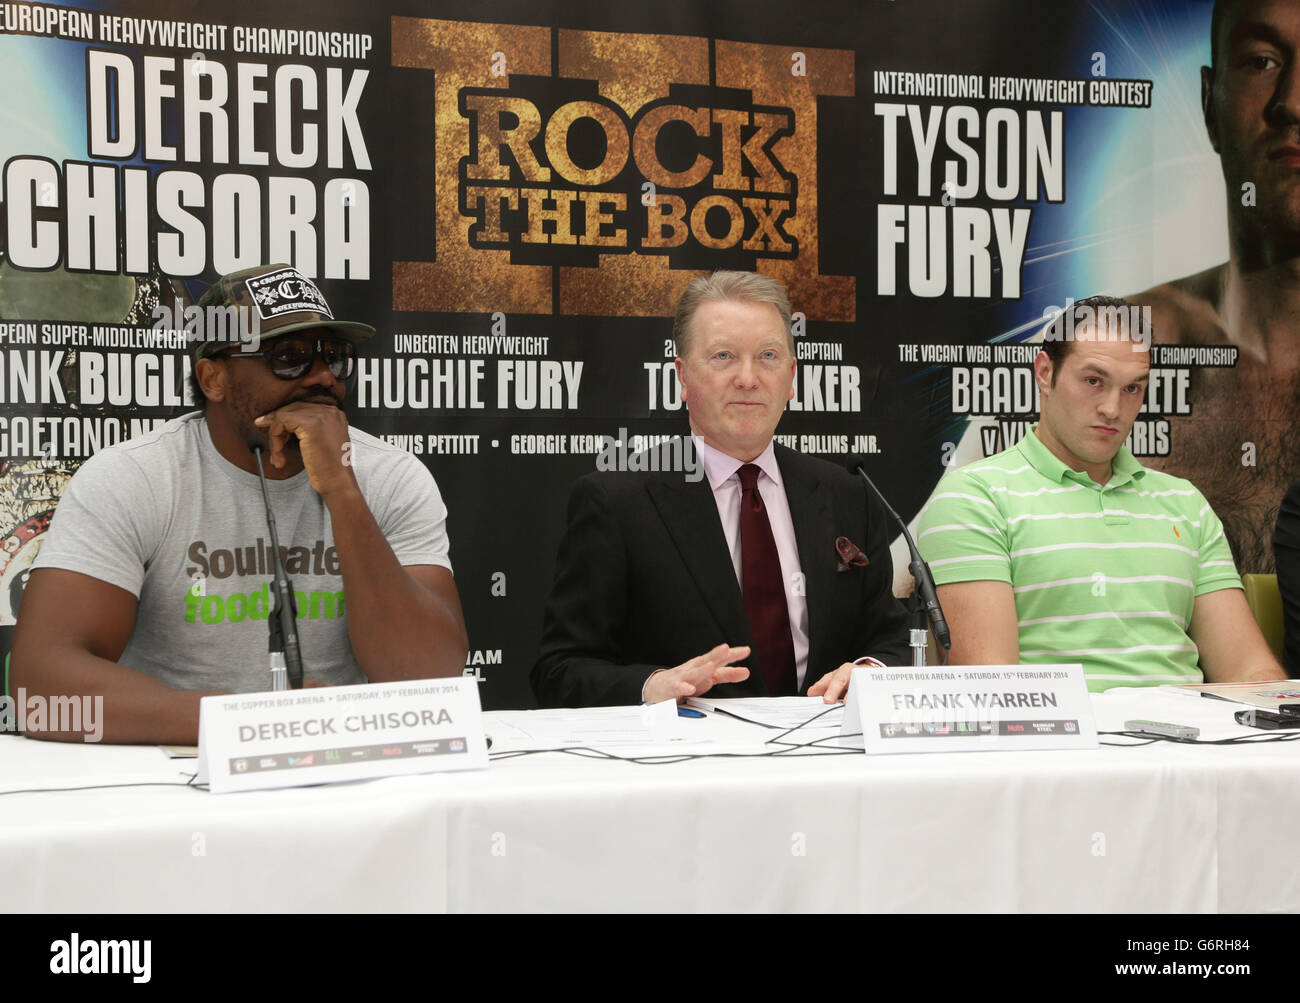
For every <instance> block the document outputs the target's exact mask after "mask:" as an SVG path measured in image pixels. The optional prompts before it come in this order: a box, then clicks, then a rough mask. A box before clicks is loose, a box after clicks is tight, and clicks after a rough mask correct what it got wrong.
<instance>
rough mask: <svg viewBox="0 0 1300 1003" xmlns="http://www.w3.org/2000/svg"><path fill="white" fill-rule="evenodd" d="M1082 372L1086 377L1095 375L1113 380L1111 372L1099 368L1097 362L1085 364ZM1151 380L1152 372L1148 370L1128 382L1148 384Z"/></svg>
mask: <svg viewBox="0 0 1300 1003" xmlns="http://www.w3.org/2000/svg"><path fill="white" fill-rule="evenodd" d="M1080 371H1081V372H1082V374H1083V375H1084V376H1094V375H1095V376H1101V377H1104V378H1105V379H1110V378H1111V373H1110V370H1109V369H1103V368H1102V367H1101V366H1099V365H1098V364H1097V363H1095V362H1085V363H1084V364H1083V366H1082V367H1081V369H1080ZM1150 380H1151V371H1150V370H1147V371H1146V372H1145V373H1143V374H1142V375H1141V376H1135V377H1133V379H1131V380H1129V381H1128V382H1129V383H1147V382H1150Z"/></svg>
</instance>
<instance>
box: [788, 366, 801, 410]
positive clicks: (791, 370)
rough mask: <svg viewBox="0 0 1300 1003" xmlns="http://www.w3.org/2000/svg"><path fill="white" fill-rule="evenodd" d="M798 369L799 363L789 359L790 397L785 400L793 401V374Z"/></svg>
mask: <svg viewBox="0 0 1300 1003" xmlns="http://www.w3.org/2000/svg"><path fill="white" fill-rule="evenodd" d="M798 368H799V363H798V362H797V361H796V360H794V359H791V360H790V396H789V397H787V398H786V400H788V401H792V400H794V374H795V373H796V372H797V371H798Z"/></svg>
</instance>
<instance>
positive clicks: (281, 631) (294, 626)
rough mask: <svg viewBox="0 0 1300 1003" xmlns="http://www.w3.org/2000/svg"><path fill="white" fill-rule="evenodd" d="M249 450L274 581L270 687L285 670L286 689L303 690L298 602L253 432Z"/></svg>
mask: <svg viewBox="0 0 1300 1003" xmlns="http://www.w3.org/2000/svg"><path fill="white" fill-rule="evenodd" d="M245 441H246V443H247V445H248V450H249V452H251V453H252V454H253V456H254V457H255V458H256V459H257V476H258V477H259V478H260V479H261V483H262V501H263V502H264V503H265V504H266V525H267V528H268V529H269V530H270V531H271V555H272V561H273V564H272V568H273V573H274V575H275V581H274V582H273V583H272V584H273V586H274V588H275V615H274V616H271V617H268V618H267V626H268V627H269V628H270V631H271V644H270V651H271V688H272V689H275V690H282V689H284V688H285V686H284V682H285V672H286V670H287V671H288V682H289V688H290V689H295V690H300V689H302V649H301V648H300V647H299V645H298V603H297V600H296V599H295V598H294V594H293V585H292V584H291V583H290V581H289V576H288V575H287V574H285V570H284V562H283V561H281V560H280V538H279V536H277V535H276V532H275V513H274V512H272V511H271V495H270V493H269V492H268V491H267V490H266V473H265V471H263V469H262V453H263V452H265V450H266V439H265V438H264V437H263V436H262V435H260V434H259V433H257V432H254V433H253V434H252V435H250V436H249V437H248V438H247V439H246V440H245Z"/></svg>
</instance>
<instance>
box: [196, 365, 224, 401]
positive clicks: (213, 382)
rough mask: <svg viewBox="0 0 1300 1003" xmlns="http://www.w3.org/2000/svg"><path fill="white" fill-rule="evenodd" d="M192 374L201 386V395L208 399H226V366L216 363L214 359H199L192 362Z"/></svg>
mask: <svg viewBox="0 0 1300 1003" xmlns="http://www.w3.org/2000/svg"><path fill="white" fill-rule="evenodd" d="M194 375H195V377H196V378H197V379H198V381H199V386H200V387H202V388H203V395H204V396H205V397H207V399H208V400H209V401H223V400H225V399H226V367H225V366H219V365H217V363H216V361H215V360H214V359H199V361H198V362H196V363H194Z"/></svg>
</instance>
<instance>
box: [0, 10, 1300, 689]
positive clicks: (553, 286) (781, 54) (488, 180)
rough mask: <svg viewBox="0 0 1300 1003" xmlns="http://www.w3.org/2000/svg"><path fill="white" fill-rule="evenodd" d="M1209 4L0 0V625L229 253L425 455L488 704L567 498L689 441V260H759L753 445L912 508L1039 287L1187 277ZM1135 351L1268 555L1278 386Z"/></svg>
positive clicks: (1214, 227) (139, 409)
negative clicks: (328, 315) (354, 324)
mask: <svg viewBox="0 0 1300 1003" xmlns="http://www.w3.org/2000/svg"><path fill="white" fill-rule="evenodd" d="M1210 15H1211V7H1210V4H1209V3H1208V2H1199V0H1198V2H1186V3H1177V2H1148V0H1132V2H1118V0H1096V2H1083V0H1078V2H1074V0H1071V2H1064V0H1063V2H1059V3H1054V4H1051V5H1044V4H1041V3H1037V2H1014V0H974V2H965V3H962V4H952V3H949V2H946V0H907V2H892V0H891V2H886V0H839V2H827V0H815V2H809V0H805V2H800V3H793V2H791V3H770V4H761V5H756V4H745V3H733V2H724V3H707V4H705V3H697V4H687V3H679V2H660V3H654V4H635V3H634V4H619V5H613V4H597V3H527V4H525V3H519V2H506V0H500V2H477V3H468V2H446V3H440V4H437V5H433V4H419V3H412V2H393V0H379V2H377V3H371V4H364V5H360V4H353V3H345V2H342V0H334V2H317V3H311V4H307V3H296V2H294V3H279V4H274V5H254V4H252V3H240V2H234V3H229V4H226V5H222V6H221V7H219V8H215V7H212V6H211V5H205V4H198V3H192V2H174V3H168V4H158V3H152V2H148V0H123V2H121V3H112V4H109V3H100V4H81V5H64V6H55V5H48V4H29V3H14V2H4V3H0V95H3V97H0V163H3V174H2V175H0V463H2V464H3V466H2V467H0V523H3V525H2V526H0V630H3V632H4V635H3V637H0V641H2V642H3V644H4V647H5V650H7V647H8V642H9V633H10V632H11V630H12V625H13V623H14V622H15V616H16V613H17V611H18V608H19V604H20V602H21V596H22V587H23V584H24V583H25V580H26V573H27V568H28V567H29V566H30V564H31V561H32V559H33V557H34V556H35V553H36V551H37V550H38V548H39V546H40V543H41V537H42V534H43V533H44V531H45V530H46V528H47V526H48V524H49V520H50V517H51V513H52V512H53V509H54V507H55V504H56V503H57V500H58V497H59V495H60V493H61V491H62V489H63V487H64V485H65V484H66V483H67V481H68V478H69V477H70V476H71V475H72V474H73V472H74V471H75V470H76V468H77V467H78V465H79V464H80V463H81V462H83V461H84V460H85V459H86V458H87V457H89V456H91V455H93V454H94V453H95V452H97V451H98V450H100V449H103V448H105V447H107V446H109V445H111V444H112V443H115V442H118V441H122V440H123V439H126V438H129V437H131V436H135V435H139V434H141V433H142V432H144V431H146V430H148V429H150V428H152V427H154V426H155V425H157V424H158V423H160V422H162V421H165V420H166V419H168V418H170V417H173V416H175V415H177V414H181V413H184V412H185V411H186V410H189V409H190V407H189V405H190V403H191V401H190V399H189V397H188V389H187V386H186V383H187V375H188V371H189V363H188V359H187V357H186V353H185V351H184V348H183V323H182V322H181V319H182V318H183V316H184V311H185V309H186V308H187V307H189V306H191V305H192V304H193V303H194V301H195V300H196V299H197V298H198V297H199V296H200V295H201V294H202V292H203V290H204V289H205V288H206V287H207V285H208V283H210V282H211V281H212V280H213V279H214V278H215V277H216V276H217V275H218V274H221V273H224V272H229V271H233V270H236V269H238V268H243V267H248V266H251V265H255V264H259V263H264V262H273V261H290V262H292V263H293V264H295V265H296V266H297V267H298V268H300V269H301V270H302V271H303V272H305V273H306V274H307V275H308V276H310V277H312V278H314V279H315V280H316V281H317V282H318V283H319V284H320V286H321V288H322V290H323V291H324V292H325V294H326V296H327V297H328V299H329V301H330V304H331V306H332V307H333V309H334V312H335V315H336V316H339V317H344V318H349V319H357V320H363V321H366V322H369V323H372V324H374V325H375V326H376V327H377V328H378V330H379V335H378V337H376V338H375V339H374V341H373V342H372V343H371V344H370V345H368V346H367V347H366V348H365V349H364V351H363V356H364V357H363V358H362V359H361V361H360V363H359V367H358V374H357V379H356V386H355V388H354V390H353V393H352V395H351V398H350V400H349V417H350V420H351V421H352V422H353V423H354V424H356V425H358V426H359V427H361V428H364V429H366V430H368V431H370V432H373V433H375V434H378V435H382V436H384V437H385V438H387V439H388V440H389V441H391V442H393V443H396V444H398V445H400V446H402V447H403V448H406V449H408V450H409V451H411V452H412V453H414V454H415V455H417V456H418V457H419V458H420V459H421V460H422V461H423V462H425V463H426V464H427V465H428V466H429V468H430V469H431V470H432V471H433V473H434V475H435V476H436V478H437V480H438V484H439V486H440V488H441V490H442V493H443V496H444V498H445V500H446V502H447V505H448V507H449V510H450V522H449V527H450V533H451V539H452V561H453V564H454V566H455V569H456V581H457V585H458V587H459V589H460V594H461V598H462V601H463V603H464V607H465V612H466V619H467V622H468V627H469V634H470V655H469V663H470V664H469V665H467V666H466V672H467V673H470V674H473V675H475V676H477V677H478V678H479V679H480V681H481V693H482V695H483V699H484V704H485V706H487V707H489V708H491V707H523V706H530V705H531V703H532V697H531V693H530V691H529V688H528V682H527V676H528V670H529V669H530V667H531V665H532V662H533V659H534V655H535V649H536V643H537V640H538V637H539V635H540V630H541V611H542V605H543V602H544V599H545V596H546V593H547V590H548V588H549V584H550V579H551V575H552V567H553V564H552V562H553V558H554V554H555V549H556V545H557V543H558V540H559V536H560V533H561V531H562V529H563V521H564V509H565V501H566V499H567V495H568V491H569V487H570V485H571V484H572V482H573V480H574V479H575V478H577V477H578V476H580V475H582V474H584V473H587V472H589V471H591V470H593V469H597V467H598V466H601V465H603V466H605V467H610V466H613V467H618V465H620V464H623V465H626V463H627V460H628V458H629V457H630V456H632V455H634V454H635V452H636V451H637V449H638V448H639V447H641V446H644V445H648V444H652V443H654V442H657V441H660V437H664V436H669V437H671V436H681V435H683V434H684V433H686V432H687V419H686V411H685V408H684V406H683V405H682V402H681V400H680V394H679V390H678V387H677V383H676V378H675V374H674V372H673V367H672V359H673V355H674V348H673V345H672V341H671V311H672V308H673V305H674V303H675V300H676V298H677V296H678V294H679V293H680V291H681V289H682V288H683V287H684V285H685V284H686V283H687V282H688V281H689V280H690V279H691V278H693V277H695V276H697V275H701V274H706V273H707V272H709V271H711V270H714V269H719V268H738V269H752V270H757V271H760V272H763V273H766V274H769V275H772V276H775V277H777V278H779V279H781V280H782V281H783V282H784V283H785V284H786V286H787V288H788V289H789V292H790V299H791V302H792V306H793V309H794V311H795V317H794V334H795V342H796V346H797V350H798V351H797V354H798V358H799V366H798V370H797V377H796V395H795V398H794V400H793V401H792V402H791V404H790V406H789V410H788V413H787V414H786V416H785V417H784V419H783V421H782V423H781V426H780V427H779V429H778V436H779V437H780V439H781V441H783V442H785V443H786V444H788V445H790V446H792V447H793V448H796V449H800V450H802V451H805V452H809V453H813V454H817V455H821V456H824V457H826V458H828V459H831V460H837V459H842V458H843V457H844V456H845V455H846V454H848V453H862V454H865V455H866V456H867V460H868V471H869V473H871V475H872V476H873V478H875V479H876V480H877V483H878V484H879V485H880V486H881V488H882V489H883V490H884V491H885V492H886V493H887V494H888V496H889V497H890V498H891V499H892V501H893V504H894V505H895V507H896V508H898V510H899V511H900V513H902V514H903V515H904V517H905V518H906V519H908V520H911V519H913V518H914V517H915V515H916V513H917V512H918V511H919V509H920V508H921V506H922V505H923V504H924V502H925V500H926V498H927V497H928V496H929V494H930V493H931V491H932V490H933V489H934V486H935V484H936V483H937V481H938V479H939V477H940V476H941V475H942V474H943V472H944V471H945V470H946V469H948V468H949V467H950V466H951V465H953V464H955V463H961V462H965V461H968V460H970V459H973V458H976V457H980V456H984V455H988V454H990V453H992V452H996V451H998V450H1000V449H1002V448H1005V447H1006V446H1007V445H1010V444H1011V443H1013V442H1014V441H1016V439H1018V438H1019V436H1020V435H1022V434H1023V432H1024V429H1025V427H1026V425H1027V423H1030V422H1032V421H1033V419H1034V416H1035V413H1036V409H1037V401H1036V399H1035V392H1034V387H1033V380H1032V375H1031V369H1030V362H1031V360H1032V357H1033V354H1034V351H1035V348H1034V346H1033V344H1032V342H1033V340H1034V339H1035V338H1036V337H1037V335H1038V330H1039V328H1041V326H1042V324H1043V318H1044V317H1045V316H1046V315H1048V314H1050V312H1051V311H1052V310H1053V309H1054V308H1060V307H1063V306H1064V305H1065V304H1066V303H1067V300H1068V299H1069V298H1073V299H1079V298H1082V297H1084V296H1088V295H1091V294H1095V293H1110V294H1113V295H1124V294H1137V293H1143V292H1144V291H1146V290H1152V289H1159V288H1161V287H1162V286H1163V284H1167V283H1171V282H1175V281H1176V280H1180V279H1183V278H1184V277H1187V276H1197V275H1200V274H1201V273H1205V272H1206V270H1207V269H1214V268H1216V267H1217V266H1220V265H1222V264H1223V263H1224V262H1226V261H1228V258H1229V252H1228V236H1227V234H1228V229H1227V222H1226V220H1227V215H1228V198H1229V197H1230V196H1231V197H1234V198H1235V197H1238V196H1237V194H1236V188H1235V187H1234V189H1233V190H1231V191H1229V190H1227V189H1226V188H1225V182H1224V173H1223V167H1222V166H1221V163H1220V156H1219V154H1217V153H1216V152H1215V149H1214V148H1213V147H1212V145H1211V143H1210V140H1209V138H1208V137H1207V132H1206V128H1205V125H1204V122H1203V118H1202V113H1201V103H1200V102H1201V98H1200V87H1201V83H1200V67H1201V66H1202V65H1206V64H1208V63H1209V62H1210V58H1209V56H1210ZM1267 196H1268V193H1267V192H1265V191H1260V192H1259V194H1258V198H1259V208H1260V211H1261V212H1264V211H1267V209H1268V198H1267ZM1211 274H1213V273H1211ZM1193 285H1194V284H1193ZM1164 288H1165V291H1166V292H1168V290H1169V289H1171V288H1181V287H1164ZM1189 295H1190V294H1189ZM1148 300H1149V301H1150V302H1154V303H1156V304H1157V306H1156V308H1155V309H1154V316H1155V318H1156V323H1157V325H1158V324H1159V323H1160V322H1161V318H1162V317H1164V316H1165V315H1166V314H1168V316H1169V317H1171V318H1172V319H1171V320H1170V326H1171V329H1172V328H1173V327H1175V326H1176V325H1177V315H1176V314H1174V313H1170V312H1169V311H1168V310H1164V311H1163V312H1162V308H1161V307H1160V306H1159V304H1160V303H1162V302H1168V301H1170V297H1169V296H1166V297H1165V299H1164V300H1161V299H1160V298H1159V296H1158V295H1155V294H1153V296H1152V297H1149V298H1148ZM1148 300H1143V302H1147V301H1148ZM1155 335H1156V341H1157V343H1158V347H1157V349H1156V355H1155V356H1154V357H1153V362H1154V364H1155V366H1154V370H1153V379H1152V383H1151V390H1150V393H1149V396H1148V400H1147V403H1146V407H1145V409H1144V413H1143V414H1142V415H1141V416H1140V418H1139V421H1138V423H1137V425H1136V426H1135V428H1134V431H1133V435H1132V438H1131V440H1130V445H1131V447H1132V448H1133V450H1134V452H1135V453H1137V454H1138V455H1139V457H1141V458H1142V459H1143V460H1144V462H1148V463H1151V464H1153V465H1158V466H1161V467H1163V468H1165V469H1168V470H1171V471H1173V472H1176V473H1186V474H1188V475H1189V476H1193V477H1195V478H1196V479H1197V482H1198V484H1199V486H1200V487H1201V488H1202V489H1203V490H1204V491H1205V492H1206V494H1207V495H1208V496H1209V497H1210V498H1211V500H1212V501H1213V502H1214V503H1215V506H1216V509H1218V510H1219V512H1220V515H1221V516H1222V517H1223V518H1224V521H1225V523H1227V525H1228V527H1229V531H1230V533H1231V535H1232V539H1233V543H1234V546H1235V547H1236V548H1237V553H1238V557H1239V560H1240V561H1241V563H1242V568H1243V570H1252V571H1262V570H1269V569H1270V568H1271V563H1272V559H1271V555H1270V554H1269V552H1268V547H1267V536H1268V531H1269V530H1270V529H1271V523H1272V516H1273V513H1275V511H1276V508H1277V505H1278V502H1279V501H1280V498H1281V494H1282V491H1283V490H1284V488H1285V486H1286V484H1287V483H1289V481H1290V480H1291V479H1292V478H1293V477H1295V476H1296V475H1297V474H1298V473H1300V464H1298V463H1297V461H1296V458H1295V456H1294V455H1293V453H1294V447H1292V446H1290V445H1289V443H1288V442H1287V437H1286V436H1284V435H1283V434H1282V432H1283V430H1284V429H1285V428H1286V427H1287V425H1288V424H1289V423H1290V422H1292V421H1293V420H1294V418H1295V413H1294V412H1295V408H1296V403H1295V400H1296V399H1295V394H1294V387H1293V386H1290V385H1287V384H1285V382H1284V381H1285V377H1283V376H1281V375H1279V376H1277V377H1276V381H1277V382H1276V383H1270V382H1268V380H1265V381H1264V382H1263V383H1262V384H1261V383H1259V381H1258V380H1256V383H1254V384H1252V386H1256V387H1258V386H1266V387H1268V388H1270V390H1271V391H1275V392H1270V393H1268V394H1263V395H1260V394H1256V395H1255V396H1253V397H1252V396H1251V395H1250V394H1248V393H1245V392H1244V391H1243V386H1242V383H1241V381H1240V380H1239V379H1237V377H1238V376H1239V374H1240V372H1241V367H1242V365H1243V361H1242V358H1241V353H1240V352H1239V350H1238V348H1237V346H1236V344H1235V341H1234V337H1233V335H1234V332H1233V331H1231V330H1217V331H1215V332H1211V334H1209V335H1207V334H1205V332H1204V331H1200V332H1199V333H1182V334H1177V335H1176V336H1170V337H1169V338H1168V339H1166V338H1165V336H1164V335H1163V334H1162V332H1161V331H1160V330H1158V329H1157V330H1156V332H1155ZM1225 415H1232V416H1233V421H1231V422H1229V421H1227V420H1225V417H1224V416H1225ZM262 531H263V527H259V526H250V527H249V537H250V542H251V541H252V540H253V539H255V538H256V537H257V536H258V535H259V534H260V533H261V532H262ZM207 587H208V589H209V591H211V592H216V593H219V591H220V588H219V583H217V582H209V583H207ZM665 629H671V625H665Z"/></svg>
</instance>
